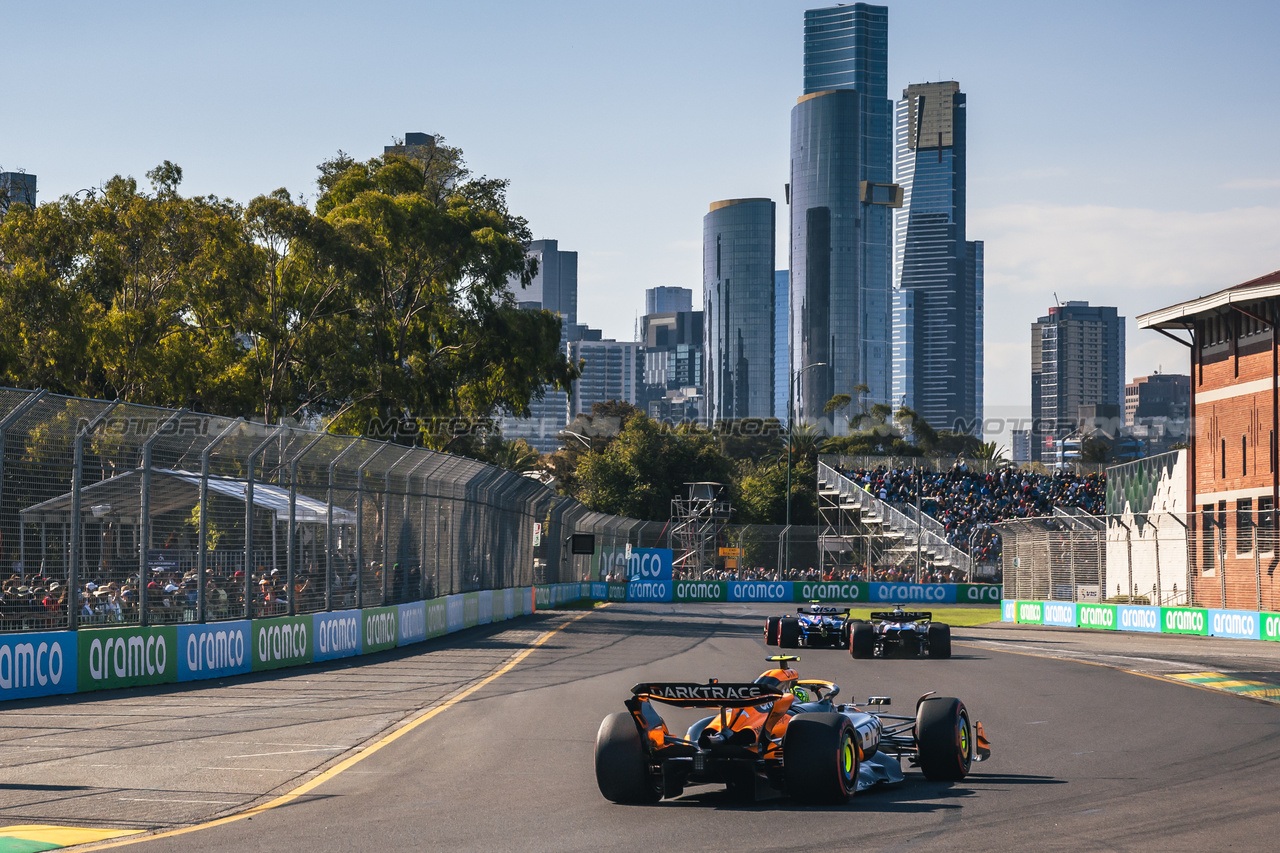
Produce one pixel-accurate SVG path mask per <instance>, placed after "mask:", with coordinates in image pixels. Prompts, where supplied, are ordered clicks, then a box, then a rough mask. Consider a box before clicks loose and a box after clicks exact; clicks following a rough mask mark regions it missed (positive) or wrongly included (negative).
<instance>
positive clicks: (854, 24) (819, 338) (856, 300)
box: [790, 3, 901, 432]
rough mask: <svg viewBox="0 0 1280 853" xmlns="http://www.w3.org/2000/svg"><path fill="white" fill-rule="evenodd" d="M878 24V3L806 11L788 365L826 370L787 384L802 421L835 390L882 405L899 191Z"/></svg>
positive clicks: (794, 162)
mask: <svg viewBox="0 0 1280 853" xmlns="http://www.w3.org/2000/svg"><path fill="white" fill-rule="evenodd" d="M888 20H889V15H888V9H887V8H886V7H884V6H872V5H869V4H866V3H854V4H851V5H847V6H833V7H830V8H825V9H810V10H809V11H807V12H805V16H804V92H805V94H804V95H803V96H802V97H801V98H800V100H799V101H798V102H797V104H796V106H795V107H794V108H793V109H792V111H791V184H790V192H791V198H790V201H791V229H790V231H791V263H790V267H791V318H790V322H791V344H792V345H791V370H792V371H799V370H801V369H804V368H806V367H807V366H808V365H810V364H815V363H820V362H822V363H826V365H827V366H826V367H821V368H815V369H812V370H807V371H806V372H805V374H804V375H803V376H802V377H801V378H800V379H799V381H798V382H797V385H796V388H797V390H796V412H797V417H798V418H799V419H800V420H801V421H802V422H805V421H807V422H815V421H819V420H820V419H822V418H823V417H824V415H823V411H822V409H823V406H824V405H825V404H826V402H827V400H829V399H830V398H831V396H832V395H834V394H840V393H843V394H849V395H850V396H852V397H854V398H855V399H861V400H865V401H866V402H868V403H887V402H889V397H890V391H891V389H890V379H891V375H892V365H891V353H890V341H891V335H890V329H891V317H890V292H891V278H892V242H893V241H892V231H893V228H892V220H891V210H892V209H893V208H894V207H895V206H897V205H898V204H900V203H901V196H900V193H899V192H898V189H897V187H895V186H894V185H893V184H892V183H891V181H892V145H891V142H892V128H891V123H892V122H891V117H892V103H891V102H890V101H889V100H888V97H887V96H888ZM861 385H865V386H866V387H867V389H868V390H867V392H866V393H865V394H862V393H860V392H859V389H858V386H861ZM828 426H829V427H830V428H831V430H832V432H842V431H843V426H844V425H843V423H834V424H829V425H828Z"/></svg>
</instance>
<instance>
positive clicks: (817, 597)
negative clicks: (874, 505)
mask: <svg viewBox="0 0 1280 853" xmlns="http://www.w3.org/2000/svg"><path fill="white" fill-rule="evenodd" d="M668 583H669V584H670V589H668V588H667V587H666V586H663V584H668ZM590 586H591V588H590V590H589V595H590V597H591V598H592V599H594V600H596V601H604V600H606V593H607V595H608V598H607V600H608V601H621V600H626V601H676V602H682V603H716V602H751V601H796V602H801V603H804V602H808V601H821V602H841V603H867V604H898V603H903V604H914V603H925V604H969V603H972V604H996V603H998V602H1000V600H1001V587H1000V585H999V584H915V583H866V582H865V581H701V580H678V581H674V582H667V581H662V582H659V581H633V582H632V583H630V584H607V585H606V584H602V583H595V584H591V585H590ZM606 586H607V587H608V588H607V589H606ZM615 587H627V588H628V589H627V590H626V597H625V599H624V598H622V597H621V596H620V595H619V597H615V593H614V588H615Z"/></svg>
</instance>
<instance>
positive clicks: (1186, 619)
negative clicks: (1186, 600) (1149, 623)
mask: <svg viewBox="0 0 1280 853" xmlns="http://www.w3.org/2000/svg"><path fill="white" fill-rule="evenodd" d="M1160 631H1161V632H1162V633H1165V634H1197V635H1199V636H1201V637H1205V636H1208V634H1209V611H1207V610H1205V609H1204V608H1202V607H1161V608H1160Z"/></svg>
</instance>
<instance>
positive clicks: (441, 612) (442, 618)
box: [427, 598, 449, 639]
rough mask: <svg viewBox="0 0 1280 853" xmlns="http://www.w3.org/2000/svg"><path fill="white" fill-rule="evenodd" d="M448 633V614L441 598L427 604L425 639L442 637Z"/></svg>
mask: <svg viewBox="0 0 1280 853" xmlns="http://www.w3.org/2000/svg"><path fill="white" fill-rule="evenodd" d="M447 633H449V612H448V610H447V609H446V607H445V600H444V599H443V598H433V599H431V600H430V601H428V602H427V638H428V639H430V638H431V637H443V636H444V635H445V634H447Z"/></svg>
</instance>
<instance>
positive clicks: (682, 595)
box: [671, 581, 729, 602]
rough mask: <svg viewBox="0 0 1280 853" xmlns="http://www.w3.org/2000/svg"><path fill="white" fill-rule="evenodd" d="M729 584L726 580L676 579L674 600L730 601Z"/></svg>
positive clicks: (673, 592) (673, 593) (672, 598)
mask: <svg viewBox="0 0 1280 853" xmlns="http://www.w3.org/2000/svg"><path fill="white" fill-rule="evenodd" d="M728 587H729V584H727V583H725V582H724V581H676V582H675V586H674V588H673V591H672V597H671V600H672V601H683V602H690V601H728V600H729V590H728Z"/></svg>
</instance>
